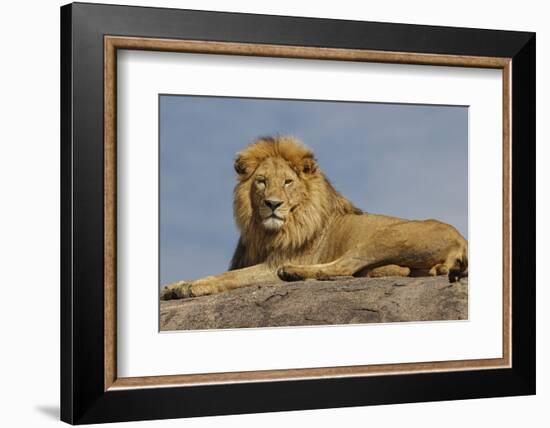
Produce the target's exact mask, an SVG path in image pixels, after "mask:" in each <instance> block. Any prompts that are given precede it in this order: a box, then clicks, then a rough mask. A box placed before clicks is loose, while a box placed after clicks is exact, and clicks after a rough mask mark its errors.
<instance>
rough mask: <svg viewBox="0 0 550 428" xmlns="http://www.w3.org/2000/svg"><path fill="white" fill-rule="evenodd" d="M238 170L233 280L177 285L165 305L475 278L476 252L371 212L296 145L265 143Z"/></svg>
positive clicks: (445, 232) (452, 233) (288, 140)
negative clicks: (243, 293)
mask: <svg viewBox="0 0 550 428" xmlns="http://www.w3.org/2000/svg"><path fill="white" fill-rule="evenodd" d="M234 167H235V171H236V173H237V184H236V186H235V189H234V194H233V197H234V199H233V201H234V202H233V210H234V217H235V221H236V224H237V226H238V228H239V230H240V238H239V241H238V244H237V247H236V249H235V252H234V254H233V258H232V260H231V265H230V268H229V271H227V272H224V273H222V274H219V275H215V276H207V277H204V278H200V279H197V280H193V281H178V282H175V283H172V284H170V285H168V286H166V287H165V288H164V289H163V290H162V291H161V299H163V300H169V299H179V298H186V297H196V296H203V295H208V294H214V293H220V292H223V291H227V290H232V289H235V288H240V287H246V286H250V285H257V284H261V283H273V282H281V283H282V282H285V281H300V280H307V279H317V280H324V279H332V278H338V277H345V276H356V277H358V276H368V277H376V276H429V275H433V276H435V275H448V278H449V281H450V282H451V283H452V282H455V281H458V280H459V279H460V278H461V277H463V276H466V275H467V269H468V243H467V241H466V240H465V239H464V238H463V237H462V236H461V235H460V233H459V232H458V231H457V230H456V229H455V228H454V227H453V226H451V225H449V224H445V223H443V222H440V221H438V220H405V219H402V218H397V217H390V216H386V215H378V214H371V213H367V212H363V211H362V210H360V209H359V208H357V207H356V206H355V205H353V204H352V203H351V202H350V201H349V200H348V199H346V198H345V197H344V196H342V195H341V194H340V193H339V192H338V191H336V189H335V188H334V187H333V186H332V184H331V183H330V181H329V180H328V179H327V177H326V176H325V175H324V174H323V172H322V171H321V169H320V168H319V166H318V164H317V161H316V160H315V157H314V154H313V151H312V150H311V149H310V148H308V147H307V146H305V145H304V144H303V143H301V142H300V141H299V140H297V139H296V138H294V137H290V136H276V137H262V138H259V139H257V140H256V141H255V142H253V143H252V144H250V145H249V146H247V147H246V148H245V149H244V150H242V151H241V152H239V153H238V154H237V157H236V160H235V164H234Z"/></svg>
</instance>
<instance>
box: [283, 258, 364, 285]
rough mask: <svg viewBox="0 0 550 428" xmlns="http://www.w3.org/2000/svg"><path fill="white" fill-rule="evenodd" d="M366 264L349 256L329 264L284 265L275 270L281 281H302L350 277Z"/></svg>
mask: <svg viewBox="0 0 550 428" xmlns="http://www.w3.org/2000/svg"><path fill="white" fill-rule="evenodd" d="M365 264H366V262H365V261H364V260H362V259H360V258H357V257H353V256H351V255H345V256H343V257H340V258H339V259H336V260H335V261H333V262H330V263H319V264H314V265H285V266H282V267H280V268H279V269H278V270H277V275H278V276H279V278H281V279H282V280H283V281H301V280H304V279H320V280H323V279H329V278H333V277H339V276H352V275H353V274H354V273H355V272H357V271H358V270H360V269H361V268H362V267H363V266H364V265H365Z"/></svg>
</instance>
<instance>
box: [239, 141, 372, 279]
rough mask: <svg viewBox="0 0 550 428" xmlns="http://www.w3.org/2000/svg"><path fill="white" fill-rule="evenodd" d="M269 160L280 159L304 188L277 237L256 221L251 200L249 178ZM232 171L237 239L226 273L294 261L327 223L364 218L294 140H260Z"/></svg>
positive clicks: (250, 181) (307, 149) (241, 154)
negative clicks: (340, 218)
mask: <svg viewBox="0 0 550 428" xmlns="http://www.w3.org/2000/svg"><path fill="white" fill-rule="evenodd" d="M270 157H278V158H282V159H284V160H285V161H286V162H287V163H288V165H289V166H290V167H291V168H292V169H294V171H296V173H297V175H298V179H299V180H302V182H303V183H304V184H305V188H306V192H305V195H304V196H303V198H302V200H301V202H300V204H299V205H298V206H297V207H296V209H294V211H293V212H292V213H291V215H290V216H289V217H288V219H287V221H286V222H285V226H284V227H283V228H282V229H281V230H280V231H278V232H276V233H271V232H268V231H266V230H265V228H264V227H263V226H262V225H261V224H260V223H259V222H258V220H257V216H255V215H254V212H253V207H252V203H251V197H250V193H251V183H252V179H251V177H252V176H253V174H254V171H255V170H256V168H257V167H258V166H259V165H260V164H261V163H262V162H263V161H264V160H266V159H268V158H270ZM235 170H236V171H237V173H238V182H237V185H236V186H235V189H234V192H233V196H234V199H233V211H234V217H235V221H236V223H237V226H238V228H239V230H240V234H241V235H240V239H239V244H238V246H237V249H236V251H235V254H234V256H233V259H232V261H231V266H230V269H237V268H242V267H246V266H252V265H255V264H259V263H268V264H270V265H275V266H276V265H279V264H281V263H284V262H285V261H286V260H289V259H293V260H296V259H297V258H299V257H300V254H303V253H305V252H307V251H309V250H310V248H311V247H312V245H313V244H314V242H315V241H316V239H317V238H318V237H319V235H320V232H321V231H322V230H323V228H325V227H326V226H327V225H328V223H329V222H330V221H331V219H333V218H334V217H336V216H340V215H345V214H362V211H361V210H360V209H358V208H356V207H355V206H354V205H353V204H352V203H351V202H350V201H349V200H347V199H346V198H345V197H344V196H342V195H341V194H340V193H339V192H337V191H336V190H335V189H334V187H333V186H332V185H331V183H330V182H329V180H328V179H327V178H326V177H325V175H324V174H323V173H322V171H321V170H320V169H319V167H318V165H317V163H316V161H315V158H314V155H313V152H312V151H311V150H310V149H309V148H308V147H306V146H305V145H303V144H302V143H301V142H299V141H298V140H297V139H296V138H293V137H288V136H278V137H263V138H259V139H258V140H256V141H255V142H254V143H252V144H250V145H249V146H247V147H246V148H245V149H244V150H242V151H241V152H239V153H238V154H237V158H236V160H235Z"/></svg>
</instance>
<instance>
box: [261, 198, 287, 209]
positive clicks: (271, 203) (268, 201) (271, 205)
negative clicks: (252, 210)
mask: <svg viewBox="0 0 550 428" xmlns="http://www.w3.org/2000/svg"><path fill="white" fill-rule="evenodd" d="M264 202H265V204H266V205H267V206H268V207H269V208H271V210H272V211H275V210H276V209H277V208H278V207H280V206H281V205H282V204H283V201H280V200H278V199H266V200H265V201H264Z"/></svg>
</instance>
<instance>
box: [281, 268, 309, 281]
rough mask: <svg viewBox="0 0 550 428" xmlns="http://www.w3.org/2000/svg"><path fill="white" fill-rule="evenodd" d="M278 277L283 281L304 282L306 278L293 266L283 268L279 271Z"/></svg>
mask: <svg viewBox="0 0 550 428" xmlns="http://www.w3.org/2000/svg"><path fill="white" fill-rule="evenodd" d="M277 276H278V277H279V278H281V279H282V280H283V281H289V282H290V281H302V280H304V279H305V278H304V276H303V275H301V274H300V273H299V272H298V271H297V270H296V268H295V267H293V266H283V267H280V268H279V269H277Z"/></svg>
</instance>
